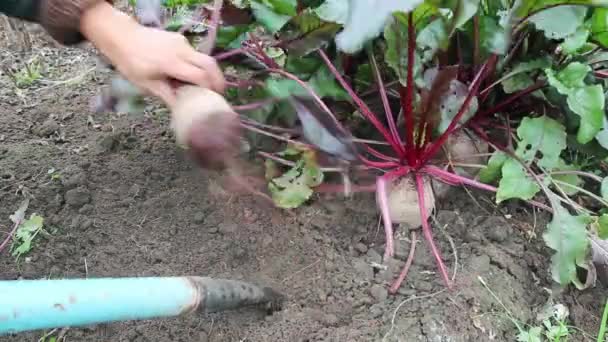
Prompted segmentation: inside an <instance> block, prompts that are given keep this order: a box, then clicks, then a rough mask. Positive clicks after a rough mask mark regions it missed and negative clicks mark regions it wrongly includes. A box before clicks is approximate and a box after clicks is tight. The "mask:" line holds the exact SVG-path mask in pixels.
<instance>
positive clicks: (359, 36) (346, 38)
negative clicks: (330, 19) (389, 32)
mask: <svg viewBox="0 0 608 342" xmlns="http://www.w3.org/2000/svg"><path fill="white" fill-rule="evenodd" d="M422 2H423V0H399V1H350V2H349V3H350V6H349V8H348V19H347V21H346V23H345V24H344V30H342V32H340V33H339V34H338V35H337V36H336V45H337V47H338V50H340V51H342V52H345V53H351V54H352V53H356V52H359V51H360V50H361V49H362V48H363V46H364V45H365V44H366V43H367V42H368V41H370V40H372V39H374V38H376V37H378V36H379V35H380V33H382V30H383V28H384V27H385V26H386V25H387V23H388V22H390V21H391V20H392V14H393V12H410V11H412V10H413V9H415V8H416V6H418V5H419V4H421V3H422Z"/></svg>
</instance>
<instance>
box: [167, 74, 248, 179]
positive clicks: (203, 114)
mask: <svg viewBox="0 0 608 342" xmlns="http://www.w3.org/2000/svg"><path fill="white" fill-rule="evenodd" d="M176 91H177V101H176V103H175V105H174V106H173V108H172V127H173V129H174V131H175V135H176V139H177V143H178V144H180V145H182V146H184V147H186V148H188V150H189V152H190V154H191V156H192V157H193V158H194V160H195V161H196V162H197V163H198V164H200V166H201V167H204V168H207V169H213V170H220V169H225V168H228V167H230V166H232V165H233V162H234V160H235V158H236V155H237V154H238V152H239V149H240V143H241V126H240V121H239V116H238V115H237V114H236V113H235V112H234V111H233V110H232V107H231V106H230V105H229V104H228V102H226V100H225V99H224V97H223V96H222V95H220V94H218V93H216V92H214V91H212V90H209V89H205V88H201V87H197V86H191V85H183V86H181V87H179V88H178V89H177V90H176Z"/></svg>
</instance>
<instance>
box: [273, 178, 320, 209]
mask: <svg viewBox="0 0 608 342" xmlns="http://www.w3.org/2000/svg"><path fill="white" fill-rule="evenodd" d="M268 188H269V190H270V193H271V195H272V199H273V201H274V203H275V204H276V205H277V206H278V207H280V208H283V209H294V208H297V207H299V206H301V205H302V204H304V203H305V202H306V201H307V200H308V199H309V198H310V196H312V193H313V191H312V189H311V188H309V187H307V186H306V185H304V184H300V183H295V184H291V185H289V186H288V187H286V188H283V189H281V188H279V187H277V186H276V185H274V184H273V183H269V184H268Z"/></svg>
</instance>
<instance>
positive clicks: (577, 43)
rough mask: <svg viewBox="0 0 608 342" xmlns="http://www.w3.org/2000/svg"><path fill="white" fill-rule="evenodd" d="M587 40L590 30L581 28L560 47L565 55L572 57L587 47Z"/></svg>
mask: <svg viewBox="0 0 608 342" xmlns="http://www.w3.org/2000/svg"><path fill="white" fill-rule="evenodd" d="M587 38H589V30H587V29H586V28H584V27H580V28H579V29H578V30H577V31H576V32H574V33H573V34H571V35H569V36H568V37H566V39H565V40H564V42H563V43H562V44H561V45H560V47H561V49H562V51H563V52H564V53H565V54H568V55H572V54H575V53H577V52H578V51H579V50H580V49H581V48H582V47H583V46H585V44H586V43H587Z"/></svg>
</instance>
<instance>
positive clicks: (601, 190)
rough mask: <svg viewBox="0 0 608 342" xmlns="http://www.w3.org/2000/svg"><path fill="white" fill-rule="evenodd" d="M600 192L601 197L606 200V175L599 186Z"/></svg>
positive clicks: (607, 193) (607, 194) (607, 188)
mask: <svg viewBox="0 0 608 342" xmlns="http://www.w3.org/2000/svg"><path fill="white" fill-rule="evenodd" d="M600 194H601V195H602V198H603V199H605V200H606V201H608V177H606V178H604V179H603V180H602V186H601V187H600Z"/></svg>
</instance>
